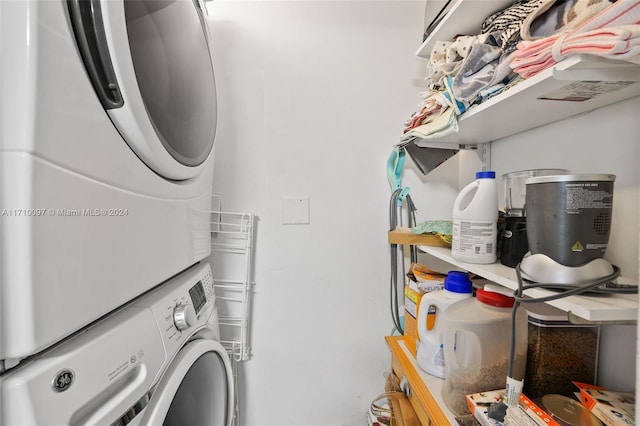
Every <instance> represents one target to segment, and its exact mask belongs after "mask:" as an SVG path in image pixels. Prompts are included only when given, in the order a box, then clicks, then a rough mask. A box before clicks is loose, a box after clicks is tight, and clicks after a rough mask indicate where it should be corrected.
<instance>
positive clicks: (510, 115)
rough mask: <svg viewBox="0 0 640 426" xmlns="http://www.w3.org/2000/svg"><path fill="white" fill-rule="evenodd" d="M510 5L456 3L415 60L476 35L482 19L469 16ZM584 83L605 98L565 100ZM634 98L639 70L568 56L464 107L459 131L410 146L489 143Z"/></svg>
mask: <svg viewBox="0 0 640 426" xmlns="http://www.w3.org/2000/svg"><path fill="white" fill-rule="evenodd" d="M444 3H445V2H444V1H436V2H434V4H431V3H428V7H431V8H432V12H428V13H432V14H435V13H437V10H440V8H441V7H442V6H443V5H444ZM511 3H512V1H509V0H457V1H456V3H455V4H454V5H453V6H452V7H451V9H450V10H449V13H448V15H447V16H446V17H445V18H444V19H443V20H442V21H441V22H440V23H439V25H438V26H437V27H436V28H435V29H434V31H433V32H432V33H431V34H430V35H429V37H428V38H427V40H425V42H424V43H423V44H422V45H421V46H420V48H419V49H418V51H417V52H416V55H417V56H418V57H421V58H428V57H429V56H430V53H431V50H432V48H433V45H434V43H435V42H436V41H450V40H453V38H454V37H455V36H456V35H459V34H467V35H477V34H479V32H480V21H481V19H479V20H474V19H469V17H486V16H489V15H490V14H492V13H493V12H496V11H499V10H501V9H504V8H505V7H507V6H508V5H509V4H511ZM587 82H588V83H587ZM587 84H588V85H591V87H592V88H595V89H597V90H600V91H602V92H604V93H596V92H593V93H592V94H591V97H590V98H589V99H585V100H581V101H577V100H569V99H568V97H567V96H565V95H566V93H573V94H574V99H575V98H578V97H579V96H578V94H580V95H583V94H584V93H585V92H586V90H585V87H584V86H585V85H587ZM563 92H564V93H565V95H563V94H562V93H563ZM639 95H640V66H638V65H636V64H631V63H628V62H624V61H613V60H607V59H604V58H599V57H596V56H590V55H575V56H570V57H568V58H567V59H565V60H563V61H562V62H560V63H558V64H557V65H556V66H554V67H552V68H549V69H546V70H544V71H542V72H541V73H539V74H537V75H535V76H534V77H532V78H529V79H526V80H522V81H520V82H519V83H518V84H516V85H515V86H513V87H511V88H509V89H507V90H505V91H504V92H502V93H500V94H498V95H496V96H494V97H492V98H491V99H489V100H488V101H486V102H483V103H482V104H479V105H475V106H472V107H471V108H469V109H468V110H467V111H466V112H465V113H464V114H462V115H461V116H459V117H458V124H459V131H458V132H456V133H453V134H449V135H446V136H443V137H440V138H436V139H431V138H429V139H421V138H416V139H415V140H414V143H415V144H416V145H418V146H421V147H433V148H442V147H443V146H446V145H447V144H456V145H463V146H464V145H473V144H478V143H486V142H491V141H494V140H497V139H501V138H504V137H506V136H510V135H514V134H517V133H520V132H523V131H526V130H529V129H533V128H535V127H538V126H542V125H545V124H549V123H553V122H555V121H559V120H563V119H565V118H568V117H572V116H575V115H579V114H583V113H586V112H589V111H592V110H594V109H597V108H600V107H603V106H605V105H609V104H612V103H615V102H619V101H622V100H624V99H628V98H631V97H634V96H639ZM587 97H589V96H588V95H587Z"/></svg>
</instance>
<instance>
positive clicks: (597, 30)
mask: <svg viewBox="0 0 640 426" xmlns="http://www.w3.org/2000/svg"><path fill="white" fill-rule="evenodd" d="M638 24H640V0H618V1H617V2H616V3H613V4H612V5H610V6H609V7H607V8H606V9H603V10H602V11H601V12H600V13H598V14H596V15H594V16H593V17H591V18H590V19H588V20H587V21H585V22H583V23H582V24H580V25H578V27H577V28H575V29H572V30H568V31H562V32H561V33H558V34H555V35H553V36H550V37H545V38H542V39H539V40H535V41H522V42H520V43H518V49H517V50H516V52H515V53H514V55H513V56H514V58H513V61H511V67H512V68H513V69H514V70H515V71H516V72H517V73H518V74H520V75H521V76H522V77H524V78H530V77H532V76H534V75H536V74H537V73H539V72H541V71H543V70H545V69H547V68H549V67H551V66H553V65H555V64H556V63H558V62H559V61H561V60H562V59H564V58H566V57H567V56H570V55H575V54H590V55H596V56H601V57H605V58H608V59H614V60H622V61H628V62H632V63H638V59H639V58H638V45H639V44H640V36H639V34H638V31H639V29H640V26H639V25H638Z"/></svg>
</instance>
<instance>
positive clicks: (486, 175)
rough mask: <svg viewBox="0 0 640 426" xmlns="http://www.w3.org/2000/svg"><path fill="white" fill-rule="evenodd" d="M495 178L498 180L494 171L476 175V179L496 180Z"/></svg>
mask: <svg viewBox="0 0 640 426" xmlns="http://www.w3.org/2000/svg"><path fill="white" fill-rule="evenodd" d="M495 178H496V172H494V171H492V170H487V171H483V172H477V173H476V179H495Z"/></svg>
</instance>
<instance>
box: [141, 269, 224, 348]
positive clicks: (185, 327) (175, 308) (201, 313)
mask: <svg viewBox="0 0 640 426" xmlns="http://www.w3.org/2000/svg"><path fill="white" fill-rule="evenodd" d="M137 304H138V305H145V306H146V307H147V308H150V309H151V311H153V314H154V316H155V318H156V321H157V322H158V325H159V327H160V332H161V335H162V336H163V340H164V341H165V344H166V345H167V346H168V348H171V347H173V346H174V345H178V344H182V343H183V342H184V340H185V339H187V338H189V336H191V334H192V333H193V332H194V331H195V330H197V329H198V328H200V327H202V326H205V325H207V324H208V323H209V321H210V320H211V319H212V318H213V314H214V312H215V293H214V289H213V277H212V274H211V267H210V266H209V265H208V264H202V265H195V266H193V267H192V268H190V269H188V270H186V271H184V272H183V273H181V274H179V275H177V276H175V277H174V278H172V279H170V280H169V281H167V282H165V283H163V284H161V285H160V286H159V287H158V288H157V289H156V290H155V291H154V292H153V293H151V294H149V296H148V297H145V298H143V299H141V300H140V301H139V302H138V303H137Z"/></svg>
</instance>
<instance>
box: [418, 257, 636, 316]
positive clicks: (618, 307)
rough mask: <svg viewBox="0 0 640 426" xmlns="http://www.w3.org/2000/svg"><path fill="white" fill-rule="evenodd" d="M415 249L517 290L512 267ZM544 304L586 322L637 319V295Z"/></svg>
mask: <svg viewBox="0 0 640 426" xmlns="http://www.w3.org/2000/svg"><path fill="white" fill-rule="evenodd" d="M419 249H420V250H421V251H422V252H424V253H427V254H429V255H431V256H433V257H435V258H437V259H440V260H442V261H444V262H446V263H449V264H451V265H454V266H456V267H458V268H460V269H463V270H465V271H468V272H471V273H473V274H476V275H479V276H481V277H483V278H486V279H487V280H489V281H493V282H495V283H497V284H500V285H502V286H504V287H507V288H509V289H511V290H516V289H517V288H518V281H517V278H516V272H515V269H513V268H509V267H507V266H504V265H502V264H500V263H492V264H487V265H480V264H473V263H466V262H460V261H457V260H455V259H454V258H453V257H451V249H449V248H444V247H431V246H419ZM618 282H620V283H626V284H631V283H632V282H631V281H629V280H628V279H625V278H618ZM552 294H554V292H553V291H550V290H544V289H531V290H527V291H526V292H525V295H526V296H529V297H534V298H537V297H544V296H549V295H552ZM547 303H548V304H549V305H552V306H555V307H556V308H558V309H561V310H563V311H565V312H570V313H572V314H573V315H576V316H578V317H580V318H583V319H585V320H587V321H636V320H637V318H638V295H637V294H616V295H606V294H602V295H593V296H569V297H566V298H563V299H559V300H554V301H551V302H547Z"/></svg>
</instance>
